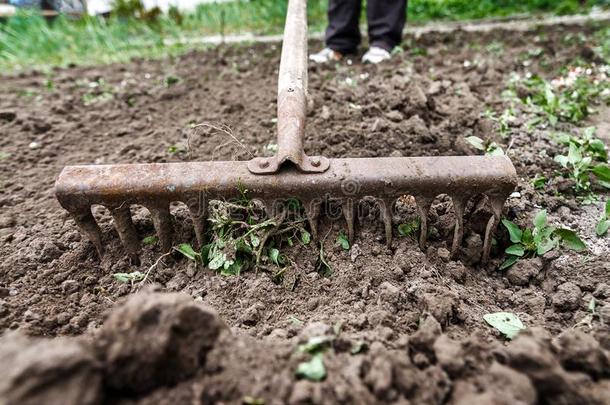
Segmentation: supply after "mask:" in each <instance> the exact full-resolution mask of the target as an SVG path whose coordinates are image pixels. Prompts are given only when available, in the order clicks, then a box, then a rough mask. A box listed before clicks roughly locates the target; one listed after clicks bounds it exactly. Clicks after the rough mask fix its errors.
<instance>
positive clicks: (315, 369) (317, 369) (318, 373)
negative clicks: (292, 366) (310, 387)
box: [296, 353, 326, 381]
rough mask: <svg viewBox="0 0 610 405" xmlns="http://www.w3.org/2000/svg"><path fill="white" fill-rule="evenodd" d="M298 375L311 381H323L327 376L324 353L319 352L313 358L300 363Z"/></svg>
mask: <svg viewBox="0 0 610 405" xmlns="http://www.w3.org/2000/svg"><path fill="white" fill-rule="evenodd" d="M296 375H297V377H299V378H305V379H307V380H310V381H322V380H323V379H324V378H325V377H326V367H324V360H323V354H322V353H318V354H316V355H314V356H313V357H312V358H311V360H309V361H305V362H302V363H299V365H298V367H297V371H296Z"/></svg>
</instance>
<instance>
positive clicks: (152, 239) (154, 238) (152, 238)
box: [142, 235, 159, 246]
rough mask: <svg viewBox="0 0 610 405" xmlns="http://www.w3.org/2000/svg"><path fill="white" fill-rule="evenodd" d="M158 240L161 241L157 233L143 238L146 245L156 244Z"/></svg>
mask: <svg viewBox="0 0 610 405" xmlns="http://www.w3.org/2000/svg"><path fill="white" fill-rule="evenodd" d="M158 241H159V238H158V237H157V235H150V236H147V237H145V238H144V239H142V244H143V245H144V246H148V245H154V244H155V243H157V242H158Z"/></svg>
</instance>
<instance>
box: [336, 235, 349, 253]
mask: <svg viewBox="0 0 610 405" xmlns="http://www.w3.org/2000/svg"><path fill="white" fill-rule="evenodd" d="M337 243H338V244H339V245H341V247H342V248H343V249H345V250H349V240H347V236H345V234H344V233H343V232H340V233H339V236H337Z"/></svg>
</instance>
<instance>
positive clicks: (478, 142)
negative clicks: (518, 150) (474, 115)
mask: <svg viewBox="0 0 610 405" xmlns="http://www.w3.org/2000/svg"><path fill="white" fill-rule="evenodd" d="M466 142H468V143H469V144H470V145H471V146H473V147H474V148H475V149H478V150H480V151H483V152H485V154H486V155H489V156H502V155H504V150H503V149H502V148H501V147H500V146H498V144H497V143H495V142H490V141H484V140H482V139H481V138H479V137H477V136H468V137H466Z"/></svg>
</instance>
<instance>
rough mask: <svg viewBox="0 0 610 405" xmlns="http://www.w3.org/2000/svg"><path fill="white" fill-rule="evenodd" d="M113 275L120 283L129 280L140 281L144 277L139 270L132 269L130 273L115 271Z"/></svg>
mask: <svg viewBox="0 0 610 405" xmlns="http://www.w3.org/2000/svg"><path fill="white" fill-rule="evenodd" d="M113 277H114V278H116V279H117V280H118V281H120V282H121V283H127V282H129V281H141V280H143V279H144V274H143V273H141V272H139V271H133V272H131V273H115V274H113Z"/></svg>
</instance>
